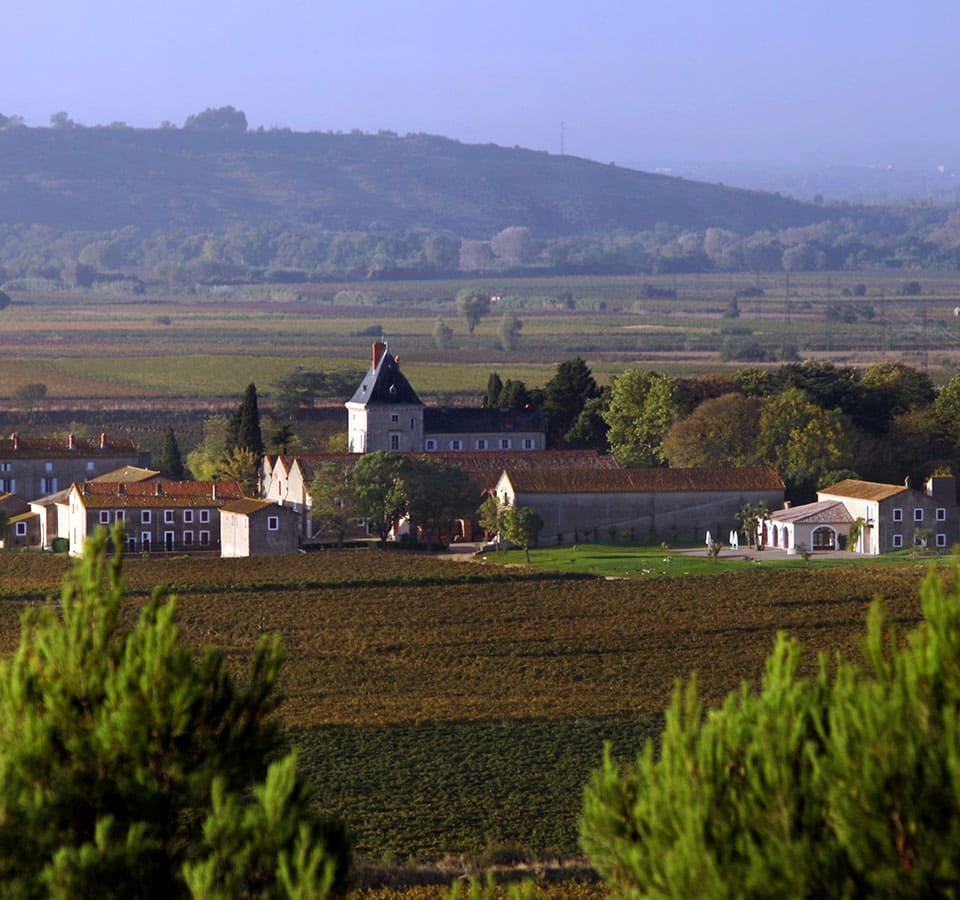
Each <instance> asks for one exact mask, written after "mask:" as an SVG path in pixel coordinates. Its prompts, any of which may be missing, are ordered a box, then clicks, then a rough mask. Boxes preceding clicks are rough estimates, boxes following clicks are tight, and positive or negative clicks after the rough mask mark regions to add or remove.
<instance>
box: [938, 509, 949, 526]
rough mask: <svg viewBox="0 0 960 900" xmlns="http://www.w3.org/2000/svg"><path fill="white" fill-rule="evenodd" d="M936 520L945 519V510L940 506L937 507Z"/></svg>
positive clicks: (944, 520)
mask: <svg viewBox="0 0 960 900" xmlns="http://www.w3.org/2000/svg"><path fill="white" fill-rule="evenodd" d="M937 521H938V522H946V521H947V510H946V509H945V508H944V507H942V506H938V507H937Z"/></svg>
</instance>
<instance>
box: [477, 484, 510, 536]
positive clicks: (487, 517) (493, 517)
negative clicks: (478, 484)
mask: <svg viewBox="0 0 960 900" xmlns="http://www.w3.org/2000/svg"><path fill="white" fill-rule="evenodd" d="M504 512H506V507H505V506H504V505H503V504H502V503H501V502H500V501H499V499H497V497H496V496H495V495H494V494H490V495H489V496H488V497H487V498H486V499H485V500H484V501H483V503H481V504H480V507H479V509H478V510H477V517H478V518H477V521H478V523H479V525H480V527H481V528H482V529H483V531H484V534H486V535H487V536H489V537H492V536H493V535H496V534H500V532H501V531H502V530H503V514H504Z"/></svg>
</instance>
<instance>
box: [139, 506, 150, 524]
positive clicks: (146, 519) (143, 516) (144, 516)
mask: <svg viewBox="0 0 960 900" xmlns="http://www.w3.org/2000/svg"><path fill="white" fill-rule="evenodd" d="M152 517H153V514H152V513H151V512H150V510H149V509H141V510H140V524H141V525H149V524H150V523H151V521H153V518H152Z"/></svg>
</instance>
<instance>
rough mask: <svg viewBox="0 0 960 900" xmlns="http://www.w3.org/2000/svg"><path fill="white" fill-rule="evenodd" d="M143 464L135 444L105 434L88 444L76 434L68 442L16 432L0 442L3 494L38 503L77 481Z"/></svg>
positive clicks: (0, 472) (70, 436) (0, 491)
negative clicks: (26, 435) (23, 435)
mask: <svg viewBox="0 0 960 900" xmlns="http://www.w3.org/2000/svg"><path fill="white" fill-rule="evenodd" d="M143 461H144V460H143V458H142V456H141V454H140V453H139V452H138V451H137V448H136V446H135V445H134V443H133V442H132V441H129V440H116V439H108V438H107V436H106V435H105V434H101V435H100V439H99V440H97V441H87V440H83V439H81V438H78V437H75V436H74V435H69V436H68V437H67V438H65V439H64V440H54V439H52V438H27V437H22V436H21V435H20V434H19V433H16V432H15V433H14V434H12V435H10V437H9V438H5V439H0V493H3V492H9V493H11V494H16V495H17V496H19V497H23V499H24V500H35V499H37V498H38V497H43V496H45V495H47V494H54V493H56V492H57V491H60V490H66V489H67V488H69V487H70V485H71V484H73V482H75V481H76V482H82V481H88V480H90V479H92V478H96V477H97V476H99V475H104V474H105V473H107V472H110V471H113V470H114V469H118V468H120V467H122V466H138V465H141V464H142V463H143Z"/></svg>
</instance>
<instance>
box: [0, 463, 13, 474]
mask: <svg viewBox="0 0 960 900" xmlns="http://www.w3.org/2000/svg"><path fill="white" fill-rule="evenodd" d="M12 469H13V466H12V465H11V464H10V463H0V472H9V471H11V470H12Z"/></svg>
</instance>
